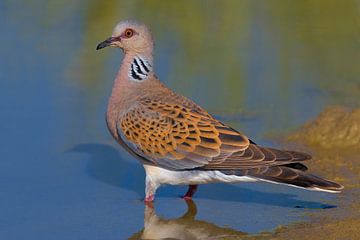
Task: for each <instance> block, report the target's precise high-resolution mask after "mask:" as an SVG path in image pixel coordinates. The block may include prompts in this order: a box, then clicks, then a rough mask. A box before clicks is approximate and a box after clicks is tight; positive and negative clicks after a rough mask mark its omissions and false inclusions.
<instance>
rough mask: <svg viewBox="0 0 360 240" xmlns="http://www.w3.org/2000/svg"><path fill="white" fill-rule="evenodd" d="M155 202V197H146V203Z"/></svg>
mask: <svg viewBox="0 0 360 240" xmlns="http://www.w3.org/2000/svg"><path fill="white" fill-rule="evenodd" d="M153 201H154V195H149V196H146V197H145V199H144V202H145V203H151V202H153Z"/></svg>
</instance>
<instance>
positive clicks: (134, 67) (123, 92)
mask: <svg viewBox="0 0 360 240" xmlns="http://www.w3.org/2000/svg"><path fill="white" fill-rule="evenodd" d="M153 76H154V73H153V56H152V52H144V53H135V52H125V56H124V59H123V61H122V63H121V66H120V69H119V71H118V74H117V76H116V78H115V81H114V85H113V88H112V92H111V96H110V99H109V103H108V109H107V114H106V118H107V121H108V127H109V129H110V131H111V132H112V134H113V135H114V134H115V133H116V132H114V131H116V126H115V121H116V118H117V117H118V115H119V114H121V113H122V111H124V110H126V109H128V108H129V106H130V104H131V103H132V102H133V101H134V100H135V98H136V97H137V96H135V94H136V93H137V91H134V88H141V86H142V85H146V81H148V80H149V79H150V78H152V77H153ZM133 95H134V96H133Z"/></svg>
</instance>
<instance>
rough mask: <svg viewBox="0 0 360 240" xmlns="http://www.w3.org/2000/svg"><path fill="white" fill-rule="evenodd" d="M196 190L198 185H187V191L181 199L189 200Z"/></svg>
mask: <svg viewBox="0 0 360 240" xmlns="http://www.w3.org/2000/svg"><path fill="white" fill-rule="evenodd" d="M197 188H198V185H189V189H188V191H187V192H186V193H185V195H184V196H182V198H183V199H185V200H188V199H191V198H192V196H193V195H194V194H195V192H196V190H197Z"/></svg>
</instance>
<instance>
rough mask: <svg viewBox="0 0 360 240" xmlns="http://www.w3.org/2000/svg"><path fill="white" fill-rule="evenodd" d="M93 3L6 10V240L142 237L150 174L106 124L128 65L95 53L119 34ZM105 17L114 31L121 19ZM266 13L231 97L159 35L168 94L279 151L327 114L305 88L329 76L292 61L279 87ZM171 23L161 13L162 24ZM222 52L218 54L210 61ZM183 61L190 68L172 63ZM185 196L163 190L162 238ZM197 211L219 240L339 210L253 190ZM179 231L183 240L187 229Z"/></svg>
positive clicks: (0, 76)
mask: <svg viewBox="0 0 360 240" xmlns="http://www.w3.org/2000/svg"><path fill="white" fill-rule="evenodd" d="M89 2H91V3H89V4H88V5H86V4H87V2H85V1H83V2H82V4H80V3H78V4H74V3H73V2H71V1H58V2H57V3H47V2H46V1H28V2H27V3H20V1H3V2H1V3H0V16H1V17H0V18H1V19H0V20H1V21H0V25H1V32H0V45H1V46H2V47H1V57H0V110H1V113H0V114H1V118H0V133H1V135H2V137H1V140H0V156H1V161H0V213H1V214H0V239H24V238H26V239H125V238H128V237H131V236H138V235H136V234H140V235H141V234H142V233H143V232H141V231H143V228H144V220H145V219H144V210H145V205H144V204H143V203H142V201H141V200H142V198H143V196H144V195H143V190H144V171H143V168H142V166H141V165H140V164H139V163H138V162H137V161H136V160H135V159H133V157H131V156H130V155H129V154H128V153H126V152H125V151H124V150H123V149H121V148H120V147H119V146H118V145H117V144H116V143H115V142H114V140H113V139H112V138H111V136H110V134H109V133H108V131H107V128H106V125H105V120H104V113H105V109H106V104H107V98H108V96H109V93H110V90H111V85H112V79H113V78H114V76H115V74H116V70H117V67H118V65H119V64H120V59H121V56H122V55H121V54H120V53H119V51H115V50H109V49H106V50H105V51H103V52H95V46H96V44H97V43H98V42H100V41H102V40H104V39H105V38H106V37H107V36H108V34H110V32H111V27H112V25H111V27H110V28H109V26H110V23H107V22H105V21H96V20H97V19H105V18H106V14H105V12H102V8H99V15H100V17H99V16H97V15H96V14H95V16H93V15H91V14H94V12H95V13H96V11H95V10H96V8H94V5H95V2H96V1H89ZM128 5H131V4H130V2H129V3H128ZM126 6H127V5H126ZM87 7H88V8H87ZM90 7H92V9H90ZM127 7H129V9H130V6H127ZM94 9H95V10H94ZM110 9H111V8H110ZM108 11H109V12H110V13H108V14H109V16H111V17H110V20H108V21H109V22H111V24H112V21H113V20H114V19H119V16H116V17H115V16H114V13H113V12H111V11H110V10H109V8H108ZM129 11H130V10H129ZM209 11H210V10H209ZM261 13H262V11H260V10H259V11H254V13H253V14H254V15H253V19H254V20H253V22H251V24H249V26H250V30H249V36H250V39H252V40H251V41H250V42H247V43H244V42H243V41H242V40H239V43H238V45H237V47H238V48H239V49H241V48H242V47H243V46H244V45H243V44H248V45H245V46H246V54H242V53H239V59H241V61H245V62H243V65H244V66H245V67H243V68H242V70H244V69H245V70H246V71H245V72H244V73H241V78H239V80H236V81H235V82H234V83H232V82H231V84H233V85H231V87H229V86H228V85H227V84H228V82H226V81H225V82H220V83H219V81H218V78H217V77H219V76H221V74H220V73H219V74H215V75H206V72H207V70H206V69H207V67H206V65H205V66H202V67H201V70H199V71H198V72H197V71H194V70H192V71H186V69H187V68H189V69H193V68H194V66H193V64H194V62H191V63H188V62H187V61H185V60H186V59H185V56H184V53H183V52H182V51H181V49H179V46H184V44H185V43H184V42H182V40H181V38H180V39H179V37H178V36H177V35H180V33H176V31H177V30H176V28H175V27H174V26H173V27H172V33H171V34H169V35H167V34H162V31H161V28H159V29H155V30H154V33H155V38H156V39H157V40H158V43H159V44H158V45H156V47H157V48H156V54H157V57H156V59H158V65H157V71H158V75H159V76H160V77H161V78H162V79H164V82H165V83H166V84H168V85H169V86H171V87H173V88H175V89H176V90H177V91H178V92H181V93H183V94H184V95H187V96H189V97H191V98H192V99H194V100H195V101H197V102H199V103H200V104H201V105H203V106H205V107H206V108H207V109H209V110H210V111H212V112H214V114H215V115H216V116H218V117H219V118H220V119H222V120H223V121H225V122H228V123H231V124H232V125H233V126H234V127H235V128H238V129H240V130H242V131H243V132H245V133H246V134H248V135H249V136H251V137H252V138H253V139H254V140H256V141H257V142H259V143H260V144H267V145H276V143H274V142H272V141H271V139H269V138H268V137H267V134H268V133H269V132H270V133H273V132H276V131H277V130H279V131H280V132H287V131H289V129H293V128H295V127H298V126H299V125H301V124H303V123H304V122H305V121H306V120H308V119H309V118H311V117H314V116H315V115H316V114H317V113H319V112H320V111H321V109H322V107H323V106H325V105H326V103H327V102H328V101H329V98H330V96H329V92H328V91H326V90H324V89H322V88H321V87H319V85H318V84H315V83H313V82H311V81H306V82H302V80H301V79H302V78H308V79H309V78H310V79H312V78H316V77H321V76H319V75H318V73H314V72H312V71H310V70H309V71H302V70H301V69H299V68H297V66H298V65H297V61H295V60H296V59H295V60H294V61H290V63H289V64H290V65H291V67H290V69H293V70H291V74H290V75H289V76H290V77H289V78H290V79H291V80H289V83H288V84H285V87H284V85H283V83H281V82H278V80H277V79H278V78H277V77H279V76H282V73H278V72H277V71H279V69H280V68H281V66H282V65H281V66H279V63H278V62H277V61H275V60H274V59H277V54H278V53H279V51H280V50H278V49H277V48H276V47H275V46H276V45H279V44H280V42H281V41H280V40H278V39H276V38H275V39H274V38H273V37H272V36H273V35H272V34H270V33H269V32H267V31H265V30H266V27H267V25H266V24H265V23H266V21H265V20H261V17H260V15H261ZM101 14H104V15H101ZM149 14H150V13H149ZM166 14H168V13H166V11H165V10H162V12H161V16H163V17H164V15H166ZM150 15H151V14H150ZM126 16H128V15H126ZM154 16H155V15H154ZM132 17H133V18H134V17H139V18H141V16H137V15H136V14H135V13H133V15H132ZM120 18H121V16H120ZM144 18H146V17H144ZM113 23H114V24H115V22H113ZM152 24H153V25H155V23H154V22H153V23H152ZM103 25H104V26H106V27H107V28H109V29H106V30H103V29H102V28H103ZM279 38H280V36H279ZM209 41H211V39H209ZM208 44H209V46H211V43H208ZM251 46H261V47H251ZM220 50H221V49H219V48H216V47H214V48H212V50H211V52H212V53H208V54H210V56H216V55H217V51H220ZM289 54H290V55H291V53H289ZM263 56H266V57H263ZM176 57H178V59H179V60H178V61H182V63H181V64H182V65H179V64H180V63H178V62H176V63H175V62H174V63H173V64H171V61H172V60H173V59H174V58H176ZM219 57H220V59H219V60H217V63H221V64H223V65H219V69H220V70H219V71H221V70H223V71H225V70H224V69H226V65H228V64H229V63H227V62H226V59H227V58H226V55H224V56H223V57H224V59H221V56H219ZM160 59H162V60H160ZM203 60H204V61H205V57H204V58H203ZM200 63H201V62H200ZM205 64H206V63H205ZM208 64H210V63H208ZM172 65H174V66H176V67H172ZM179 66H181V72H182V73H183V76H181V77H179V76H178V74H179V71H180V70H179ZM210 67H211V66H210ZM234 71H235V72H234V76H238V75H237V70H236V67H235V68H234ZM201 73H204V75H202V74H201ZM223 76H224V77H226V76H227V75H226V74H224V75H223ZM181 78H184V79H186V80H184V81H179V80H178V79H181ZM207 79H208V80H207ZM250 79H251V81H250ZM262 79H266V81H265V80H264V82H262ZM206 81H209V82H208V84H207V82H206ZM244 89H245V90H246V91H244ZM207 92H208V93H207ZM214 94H218V95H217V97H216V98H215V97H213V96H214ZM240 95H241V96H240ZM286 95H288V96H286ZM289 96H290V97H289ZM185 191H186V187H182V186H180V187H179V186H178V187H174V186H165V187H162V188H160V189H159V191H158V193H157V199H156V202H155V205H154V211H155V212H154V214H155V216H156V217H158V218H159V219H160V220H161V221H160V222H161V223H163V221H165V222H166V224H163V225H161V228H162V229H166V228H167V227H169V229H170V226H173V225H171V224H172V223H174V225H176V224H178V221H177V219H178V218H179V217H180V216H182V215H183V214H184V213H185V212H186V211H187V205H186V202H185V201H183V200H182V199H180V198H179V196H180V195H181V194H182V193H184V192H185ZM194 203H195V205H196V207H197V213H196V216H195V219H192V220H191V221H190V220H189V221H188V220H187V221H184V222H182V224H185V225H184V226H187V227H189V226H192V227H194V226H199V228H201V229H203V230H204V231H205V232H206V231H209V232H210V231H213V232H214V235H216V234H217V233H219V234H223V232H226V231H228V230H226V229H227V228H230V229H232V231H233V232H232V234H233V233H234V232H237V233H236V234H239V236H240V235H241V234H253V233H259V232H262V231H271V230H273V229H275V228H276V227H278V226H279V225H286V224H289V223H293V222H297V221H305V220H307V217H306V214H305V213H307V212H314V211H315V212H316V211H326V210H325V209H326V208H331V207H336V205H337V200H336V196H334V195H331V194H326V193H316V192H308V191H304V190H300V189H294V188H288V187H285V186H278V185H271V184H266V183H247V184H237V185H225V184H211V185H206V186H200V189H199V192H198V194H197V195H196V197H195V199H194ZM160 222H159V224H160ZM145 223H146V221H145ZM187 224H188V225H187ZM155 225H156V224H155ZM176 226H178V225H176ZM152 227H154V226H152ZM155 227H156V226H155ZM148 230H149V229H148ZM150 230H151V229H150ZM150 230H149V231H150ZM154 231H157V230H156V228H155V230H154ZM169 231H170V230H169ZM171 231H172V233H176V234H179V235H181V234H183V232H182V231H184V229H183V228H181V227H178V228H174V229H173V230H171ZM144 232H145V231H144ZM134 234H135V235H134Z"/></svg>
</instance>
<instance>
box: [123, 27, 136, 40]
mask: <svg viewBox="0 0 360 240" xmlns="http://www.w3.org/2000/svg"><path fill="white" fill-rule="evenodd" d="M133 35H134V31H133V30H132V29H130V28H128V29H126V30H125V32H124V37H126V38H131V37H132V36H133Z"/></svg>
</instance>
